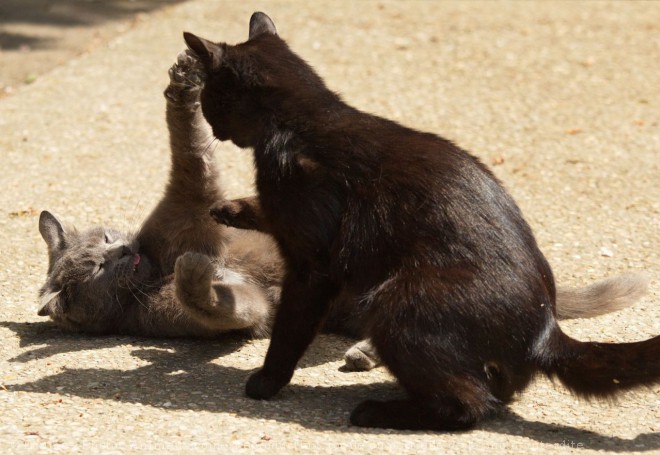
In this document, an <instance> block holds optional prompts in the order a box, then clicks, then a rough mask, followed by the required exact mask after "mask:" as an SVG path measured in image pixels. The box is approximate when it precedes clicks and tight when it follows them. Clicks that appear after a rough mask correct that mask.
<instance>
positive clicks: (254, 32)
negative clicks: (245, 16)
mask: <svg viewBox="0 0 660 455" xmlns="http://www.w3.org/2000/svg"><path fill="white" fill-rule="evenodd" d="M264 33H269V34H271V35H277V30H276V29H275V24H273V21H272V20H271V18H270V17H268V16H267V15H266V14H264V13H262V12H256V13H254V14H252V17H250V37H249V38H248V40H251V39H253V38H255V37H257V36H259V35H263V34H264Z"/></svg>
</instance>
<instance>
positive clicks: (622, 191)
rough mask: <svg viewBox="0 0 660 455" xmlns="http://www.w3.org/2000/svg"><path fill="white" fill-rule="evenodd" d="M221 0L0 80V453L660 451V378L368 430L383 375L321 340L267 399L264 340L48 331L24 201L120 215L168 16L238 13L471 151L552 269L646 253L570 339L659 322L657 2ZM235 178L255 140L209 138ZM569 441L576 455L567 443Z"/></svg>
mask: <svg viewBox="0 0 660 455" xmlns="http://www.w3.org/2000/svg"><path fill="white" fill-rule="evenodd" d="M322 3H323V2H303V1H298V2H295V1H277V2H263V1H257V2H232V1H218V0H192V1H189V2H185V3H181V4H179V5H176V6H170V7H167V8H164V9H160V10H156V11H152V12H149V13H147V14H145V15H143V16H141V20H140V21H138V22H136V23H135V24H134V26H132V27H128V28H126V29H125V30H124V31H123V32H122V33H120V34H118V35H117V36H116V37H115V38H114V39H113V40H111V41H110V42H109V43H108V44H107V45H103V46H99V47H97V48H95V49H94V50H93V51H91V52H89V53H85V54H83V55H82V56H79V57H77V58H74V59H73V60H70V61H68V62H67V63H66V64H64V65H62V66H59V67H57V68H56V69H54V70H53V71H51V72H49V73H48V74H46V75H44V76H41V77H39V78H38V79H37V80H36V81H35V82H34V83H33V84H31V85H29V86H25V87H22V88H20V89H18V90H15V91H14V93H12V94H11V95H9V96H5V97H4V98H2V99H0V163H1V169H0V188H1V189H2V190H1V191H0V261H1V265H0V452H1V453H30V454H31V453H60V452H61V453H85V454H90V453H103V454H114V453H117V454H119V453H168V454H179V453H181V454H185V453H324V454H325V453H328V454H339V453H351V454H352V453H373V454H376V453H397V454H418V453H423V454H427V453H489V454H490V453H548V454H549V453H553V454H554V453H558V452H562V451H564V450H566V449H570V448H578V447H579V448H580V449H582V450H586V451H605V452H636V451H640V452H642V451H655V452H656V453H657V451H658V450H660V435H659V433H658V430H659V427H660V406H659V404H660V400H659V398H658V396H659V395H658V392H660V389H658V388H657V387H656V388H654V389H652V390H646V391H644V390H643V391H639V392H637V393H635V394H630V395H628V396H626V397H623V398H621V399H620V400H619V403H618V404H616V405H609V404H602V403H587V402H583V401H578V400H577V399H576V398H574V397H573V396H571V395H569V394H568V393H567V392H566V390H565V389H564V388H562V387H561V386H560V385H558V384H557V385H555V386H553V385H552V384H551V383H550V382H548V381H546V380H545V379H540V380H539V381H537V382H536V383H535V384H534V385H533V386H532V387H531V388H530V389H529V390H528V391H527V393H525V394H524V395H523V396H521V397H520V400H519V401H517V402H516V403H515V404H514V405H513V406H511V411H510V412H509V413H506V414H504V415H502V416H501V417H500V418H498V419H495V420H493V421H490V422H487V423H484V424H482V425H480V426H479V427H478V428H477V429H475V430H474V431H470V432H467V433H462V434H434V433H413V432H398V431H381V430H364V429H357V428H353V427H350V426H349V425H348V415H349V413H350V411H351V409H352V408H353V407H354V406H355V405H356V404H357V403H358V402H359V401H361V400H362V399H365V398H378V397H386V396H392V395H397V394H398V393H399V391H398V389H397V387H396V385H395V384H394V383H393V382H392V378H391V376H390V375H389V374H388V373H387V372H386V371H385V370H384V369H378V370H375V371H372V372H369V373H344V372H342V371H340V370H339V367H340V366H341V365H342V362H341V355H342V353H343V351H344V349H345V348H346V347H347V346H348V345H349V344H350V341H349V340H345V339H340V338H334V337H329V336H322V337H320V338H319V339H318V340H317V341H316V343H315V344H314V345H313V346H312V348H311V349H310V351H309V352H308V353H307V355H306V356H305V358H304V359H303V361H302V363H301V365H300V369H299V370H298V371H297V373H296V375H295V377H294V379H293V382H292V384H291V385H290V386H289V387H288V388H286V389H285V390H284V391H283V392H282V393H281V394H280V395H279V396H278V397H277V398H276V399H274V400H272V401H269V402H255V401H252V400H249V399H247V398H245V397H244V395H243V385H244V382H245V379H246V378H247V376H248V374H249V373H250V371H252V370H253V369H254V368H257V367H258V366H259V365H260V364H261V362H262V359H263V355H264V353H265V350H266V347H267V341H253V342H247V343H245V342H241V341H240V340H229V341H214V342H203V341H190V340H188V341H186V340H179V341H163V340H151V339H142V338H131V337H105V338H88V337H80V336H73V335H68V334H64V333H61V332H60V331H59V330H57V329H55V328H53V326H52V325H51V324H49V323H46V322H44V321H43V320H42V319H41V318H39V317H38V316H37V315H36V309H37V304H36V294H37V290H38V288H39V286H40V285H41V284H42V281H43V279H44V277H45V271H46V248H45V244H44V243H43V241H42V239H41V238H40V236H39V233H38V230H37V220H38V214H39V212H40V211H41V210H42V209H49V210H51V211H53V212H55V213H57V214H58V215H60V216H61V217H63V218H64V219H66V220H68V221H70V222H72V223H74V224H76V225H78V226H80V227H83V228H84V227H88V226H91V225H93V224H99V223H101V224H105V225H109V226H114V227H117V228H122V229H127V228H132V227H135V226H136V225H137V224H138V223H139V221H140V220H141V218H142V217H143V216H144V215H145V214H146V213H147V212H148V211H149V209H150V208H151V207H152V206H153V205H154V203H155V202H156V201H157V199H158V197H159V195H160V191H161V188H162V186H163V184H164V181H165V177H166V170H167V167H168V149H167V136H166V129H165V123H164V106H165V103H164V100H163V97H162V91H163V89H164V88H165V86H166V84H167V69H168V68H169V66H170V64H171V63H172V62H173V60H174V59H175V57H176V55H177V53H178V52H179V51H180V50H181V49H182V48H183V41H182V39H181V32H182V30H184V29H185V30H190V31H194V32H196V33H198V34H201V35H202V36H207V37H209V38H212V39H217V40H226V41H228V42H238V41H243V40H244V39H246V37H247V22H248V18H249V16H250V14H251V13H252V12H253V11H254V10H263V11H266V12H267V13H268V14H269V15H270V16H271V17H272V18H273V19H274V21H275V23H276V25H277V27H278V30H279V31H280V35H281V36H283V37H284V38H285V39H287V40H288V41H289V43H290V45H291V46H292V48H293V49H294V50H296V51H297V52H298V53H299V54H301V55H302V56H303V57H304V58H306V59H307V60H308V61H309V62H310V63H311V64H312V65H313V66H314V67H316V68H317V69H318V71H319V72H320V74H321V75H323V76H324V77H325V78H326V81H327V82H328V85H329V86H330V87H332V88H333V89H335V90H337V91H338V92H340V93H342V94H343V95H344V97H345V98H346V100H348V101H349V102H350V103H351V104H353V105H355V106H357V107H360V108H362V109H364V110H367V111H371V112H375V113H378V114H382V115H384V116H387V117H390V118H393V119H395V120H398V121H400V122H403V123H405V124H407V125H410V126H414V127H417V128H420V129H424V130H429V131H434V132H437V133H439V134H441V135H443V136H445V137H448V138H450V139H452V140H454V141H456V142H457V143H458V144H460V145H461V146H463V147H464V148H467V149H468V150H471V151H473V152H474V153H475V154H476V155H478V156H479V157H481V158H482V159H483V160H484V161H485V162H487V163H488V164H491V165H493V168H494V170H495V172H496V173H497V175H498V176H499V177H500V178H501V179H502V181H503V182H504V183H505V185H506V186H507V187H508V188H509V189H510V190H511V192H512V194H513V195H514V197H515V198H516V199H517V201H518V202H519V204H520V206H521V208H522V210H523V212H524V213H525V215H526V217H527V219H528V220H529V222H530V223H531V225H532V227H533V228H534V230H535V232H536V234H537V237H538V240H539V242H540V244H541V246H542V249H543V250H544V251H545V252H546V254H547V257H548V259H549V261H550V262H551V264H552V265H553V267H554V270H555V273H556V277H557V281H558V282H559V283H560V284H562V285H577V284H584V283H589V282H593V281H595V280H597V279H599V278H603V277H605V276H611V275H614V274H617V273H622V272H628V271H646V272H647V273H648V274H649V275H650V276H651V278H652V281H651V286H650V291H649V294H648V295H647V296H646V297H645V298H644V299H642V300H641V301H640V302H639V304H638V305H636V306H635V307H634V308H630V309H627V310H625V311H622V312H620V313H618V314H614V315H609V316H604V317H600V318H598V319H593V320H582V321H573V322H569V323H563V324H562V326H563V327H565V329H566V331H567V332H569V333H570V334H571V335H573V336H575V337H577V338H580V339H584V340H606V341H633V340H640V339H643V338H647V337H650V336H652V335H655V334H658V333H660V305H658V303H659V302H660V261H659V258H660V254H659V253H660V229H659V221H660V197H659V196H660V191H659V185H658V182H660V169H659V167H660V127H659V122H660V98H659V97H658V94H659V90H660V3H654V2H642V3H634V2H625V3H624V2H613V3H600V2H572V3H568V2H564V3H551V2H543V3H530V2H513V3H500V2H486V3H479V2H460V3H449V2H447V3H444V2H413V1H406V2H387V1H378V2H372V1H360V2H355V1H334V2H327V4H326V5H325V6H323V5H322ZM216 153H217V157H218V160H219V162H220V163H221V164H222V167H223V169H224V178H225V180H226V187H227V188H228V190H229V192H230V193H231V195H232V196H240V195H245V194H249V193H251V192H252V189H251V182H252V167H251V157H250V153H249V152H247V151H241V150H238V149H236V148H235V147H233V146H232V145H230V144H221V145H219V146H218V147H217V151H216ZM580 453H582V452H580Z"/></svg>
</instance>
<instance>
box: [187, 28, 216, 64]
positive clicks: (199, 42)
mask: <svg viewBox="0 0 660 455" xmlns="http://www.w3.org/2000/svg"><path fill="white" fill-rule="evenodd" d="M183 39H184V40H185V41H186V45H187V46H188V49H190V50H191V51H192V52H193V53H194V54H195V55H196V56H197V58H199V60H200V61H201V62H202V64H203V65H204V66H205V67H206V68H207V69H215V68H218V67H219V66H220V62H222V54H223V49H222V46H220V45H218V44H216V43H213V42H211V41H209V40H206V39H204V38H200V37H199V36H197V35H193V34H192V33H189V32H183Z"/></svg>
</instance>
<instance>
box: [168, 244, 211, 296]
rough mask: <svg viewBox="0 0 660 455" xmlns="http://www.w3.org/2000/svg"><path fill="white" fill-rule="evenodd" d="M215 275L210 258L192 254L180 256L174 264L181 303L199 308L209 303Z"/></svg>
mask: <svg viewBox="0 0 660 455" xmlns="http://www.w3.org/2000/svg"><path fill="white" fill-rule="evenodd" d="M213 274H214V265H213V263H212V262H211V259H210V258H209V257H208V256H206V255H204V254H199V253H192V252H188V253H185V254H182V255H181V256H179V257H178V258H177V260H176V262H175V264H174V279H175V282H176V292H177V296H178V297H179V299H180V300H181V302H182V303H183V304H186V305H193V306H199V304H200V303H201V302H202V301H203V302H206V301H208V299H209V293H210V291H211V281H212V280H213Z"/></svg>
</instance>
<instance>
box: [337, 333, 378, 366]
mask: <svg viewBox="0 0 660 455" xmlns="http://www.w3.org/2000/svg"><path fill="white" fill-rule="evenodd" d="M344 362H345V368H346V370H348V371H369V370H373V369H374V368H376V367H377V366H378V365H379V364H380V359H379V358H378V356H377V355H376V353H375V351H374V349H373V347H371V344H370V343H369V341H368V340H364V341H360V342H359V343H356V344H354V345H353V346H351V347H350V348H349V349H348V351H346V354H344Z"/></svg>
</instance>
